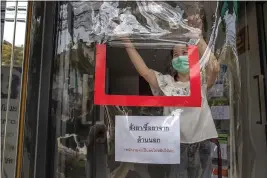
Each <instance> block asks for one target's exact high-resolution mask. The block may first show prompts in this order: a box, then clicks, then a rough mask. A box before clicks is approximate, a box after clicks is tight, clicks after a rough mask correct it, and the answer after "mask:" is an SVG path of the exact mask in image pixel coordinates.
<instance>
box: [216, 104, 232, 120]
mask: <svg viewBox="0 0 267 178" xmlns="http://www.w3.org/2000/svg"><path fill="white" fill-rule="evenodd" d="M211 114H212V117H213V119H215V120H226V119H230V107H229V106H211Z"/></svg>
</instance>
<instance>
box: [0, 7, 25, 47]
mask: <svg viewBox="0 0 267 178" xmlns="http://www.w3.org/2000/svg"><path fill="white" fill-rule="evenodd" d="M15 6H16V2H6V8H8V9H11V8H12V7H15ZM18 7H19V8H26V7H27V2H18ZM26 16H27V11H21V10H18V15H17V19H22V20H25V22H17V27H16V37H15V44H16V45H19V46H20V45H23V44H24V40H25V28H26ZM5 18H6V19H14V18H15V10H6V13H5ZM14 25H15V23H14V22H12V21H5V26H4V36H3V38H4V40H6V41H8V42H10V43H12V41H13V31H14Z"/></svg>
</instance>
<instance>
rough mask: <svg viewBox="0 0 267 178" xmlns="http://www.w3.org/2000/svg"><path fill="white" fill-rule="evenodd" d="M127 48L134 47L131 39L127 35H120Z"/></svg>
mask: <svg viewBox="0 0 267 178" xmlns="http://www.w3.org/2000/svg"><path fill="white" fill-rule="evenodd" d="M119 38H120V40H121V41H122V42H123V44H124V46H125V47H126V48H130V47H133V45H132V42H131V40H130V39H129V38H128V37H127V36H119Z"/></svg>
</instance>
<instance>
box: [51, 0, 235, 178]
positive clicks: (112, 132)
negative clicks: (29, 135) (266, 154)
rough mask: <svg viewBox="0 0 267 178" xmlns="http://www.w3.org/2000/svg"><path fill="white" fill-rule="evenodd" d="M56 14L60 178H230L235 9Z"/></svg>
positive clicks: (65, 10)
mask: <svg viewBox="0 0 267 178" xmlns="http://www.w3.org/2000/svg"><path fill="white" fill-rule="evenodd" d="M59 9H60V12H59V16H58V31H57V46H56V51H57V55H56V57H55V59H54V66H53V68H54V71H53V88H52V95H53V97H52V101H53V102H52V105H51V113H52V117H53V118H54V120H56V129H57V132H56V133H57V135H56V138H57V145H56V148H57V154H56V156H55V163H56V166H55V169H56V170H55V172H56V174H57V177H62V178H63V177H69V178H72V177H78V176H79V177H92V178H95V177H99V178H100V177H101V178H105V177H112V178H133V177H142V178H150V177H151V178H157V177H158V178H163V177H170V178H174V177H187V178H196V177H204V178H209V177H212V178H215V177H220V178H222V177H236V175H237V174H238V171H237V169H238V168H237V163H236V158H235V157H234V155H233V154H232V153H231V154H230V152H236V151H235V150H234V149H235V148H233V147H231V145H233V144H232V143H235V141H236V139H238V137H237V136H234V135H232V134H233V133H238V132H239V130H238V127H237V125H239V121H238V120H237V117H236V115H237V114H238V111H237V110H234V108H238V105H237V104H238V102H234V101H238V100H239V98H240V96H239V90H240V77H239V75H240V74H239V64H238V55H237V49H236V39H235V38H236V27H235V24H236V21H237V10H238V4H237V3H236V2H224V1H220V2H180V1H171V2H159V1H104V2H98V1H97V2H65V3H64V2H61V3H60V8H59ZM95 74H96V75H95ZM95 84H96V85H95ZM116 103H117V104H116ZM234 119H235V120H234Z"/></svg>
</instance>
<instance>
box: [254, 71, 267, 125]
mask: <svg viewBox="0 0 267 178" xmlns="http://www.w3.org/2000/svg"><path fill="white" fill-rule="evenodd" d="M254 79H257V83H258V99H259V109H260V120H258V121H256V124H261V125H262V124H265V123H266V111H265V101H264V100H265V97H264V76H263V75H255V76H254Z"/></svg>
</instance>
